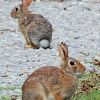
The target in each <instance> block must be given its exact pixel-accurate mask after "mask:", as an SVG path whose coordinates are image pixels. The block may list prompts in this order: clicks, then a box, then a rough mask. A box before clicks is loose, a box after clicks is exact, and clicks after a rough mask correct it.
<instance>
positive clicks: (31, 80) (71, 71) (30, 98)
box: [22, 43, 85, 100]
mask: <svg viewBox="0 0 100 100" xmlns="http://www.w3.org/2000/svg"><path fill="white" fill-rule="evenodd" d="M58 51H59V56H60V57H61V59H62V63H61V68H58V67H55V66H46V67H42V68H40V69H38V70H36V71H35V72H33V73H32V74H31V75H30V76H29V77H28V78H27V80H26V81H25V83H24V84H23V87H22V100H70V99H71V97H72V95H73V94H74V93H75V91H76V89H77V86H78V76H79V75H81V74H83V73H84V71H85V67H84V66H83V65H82V64H81V63H80V62H79V61H77V60H75V59H73V58H70V57H69V56H68V48H67V45H65V44H63V43H61V44H60V45H58Z"/></svg>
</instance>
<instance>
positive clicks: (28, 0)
mask: <svg viewBox="0 0 100 100" xmlns="http://www.w3.org/2000/svg"><path fill="white" fill-rule="evenodd" d="M31 3H32V0H22V4H23V5H24V6H29V5H30V4H31Z"/></svg>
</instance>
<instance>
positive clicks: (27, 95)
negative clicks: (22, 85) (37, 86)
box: [22, 90, 43, 100]
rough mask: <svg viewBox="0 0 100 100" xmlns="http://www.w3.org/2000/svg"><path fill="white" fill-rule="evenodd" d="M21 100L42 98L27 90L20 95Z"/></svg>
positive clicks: (41, 99)
mask: <svg viewBox="0 0 100 100" xmlns="http://www.w3.org/2000/svg"><path fill="white" fill-rule="evenodd" d="M22 100H43V97H42V96H41V95H40V94H39V93H37V92H36V91H34V90H27V91H24V92H23V93H22Z"/></svg>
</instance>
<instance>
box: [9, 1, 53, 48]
mask: <svg viewBox="0 0 100 100" xmlns="http://www.w3.org/2000/svg"><path fill="white" fill-rule="evenodd" d="M31 3H32V0H22V4H21V5H19V6H17V7H15V8H14V9H13V11H12V12H11V17H12V18H18V24H19V29H20V31H21V33H22V34H23V36H24V37H25V39H26V45H25V47H26V48H39V47H43V48H48V47H50V43H51V39H52V25H51V23H50V22H49V21H48V20H47V19H46V18H44V17H43V16H42V15H39V14H31V13H29V10H28V7H29V5H30V4H31Z"/></svg>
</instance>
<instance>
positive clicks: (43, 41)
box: [39, 39, 50, 48]
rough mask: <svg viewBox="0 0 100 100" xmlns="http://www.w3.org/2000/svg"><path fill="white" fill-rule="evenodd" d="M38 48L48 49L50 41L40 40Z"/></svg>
mask: <svg viewBox="0 0 100 100" xmlns="http://www.w3.org/2000/svg"><path fill="white" fill-rule="evenodd" d="M39 47H42V48H49V47H50V41H49V40H46V39H43V40H41V41H40V42H39Z"/></svg>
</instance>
